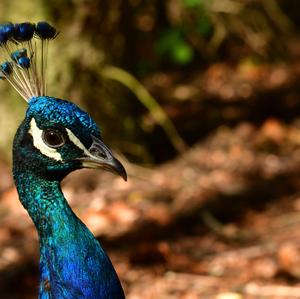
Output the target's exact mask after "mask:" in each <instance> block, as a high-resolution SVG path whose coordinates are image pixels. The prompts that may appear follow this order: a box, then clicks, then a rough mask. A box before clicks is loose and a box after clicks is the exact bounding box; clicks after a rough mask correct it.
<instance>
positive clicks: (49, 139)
mask: <svg viewBox="0 0 300 299" xmlns="http://www.w3.org/2000/svg"><path fill="white" fill-rule="evenodd" d="M42 138H43V141H44V142H45V143H46V145H48V146H49V147H52V148H59V147H61V146H63V145H64V144H65V138H64V136H63V134H62V133H61V132H60V131H58V130H54V129H47V130H44V131H43V134H42Z"/></svg>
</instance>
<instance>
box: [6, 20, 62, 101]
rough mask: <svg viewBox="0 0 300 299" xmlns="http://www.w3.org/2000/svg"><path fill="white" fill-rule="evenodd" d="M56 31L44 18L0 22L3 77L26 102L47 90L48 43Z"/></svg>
mask: <svg viewBox="0 0 300 299" xmlns="http://www.w3.org/2000/svg"><path fill="white" fill-rule="evenodd" d="M57 35H58V32H57V30H56V29H55V28H54V27H53V26H51V25H50V24H49V23H47V22H44V21H43V22H38V23H37V24H34V23H29V22H25V23H19V24H13V23H10V22H8V23H4V24H0V57H1V58H2V59H3V62H2V63H1V64H0V79H6V80H7V81H8V82H9V83H10V84H11V85H12V86H13V87H14V89H15V90H16V91H17V92H18V93H19V94H20V95H21V96H22V97H23V98H24V99H25V100H26V101H27V102H28V101H29V100H30V99H31V98H33V97H39V96H45V95H46V93H47V88H46V87H47V86H46V76H45V71H46V68H47V54H48V45H49V41H50V40H52V39H54V38H56V36H57Z"/></svg>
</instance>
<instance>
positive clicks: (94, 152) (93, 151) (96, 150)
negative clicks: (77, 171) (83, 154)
mask: <svg viewBox="0 0 300 299" xmlns="http://www.w3.org/2000/svg"><path fill="white" fill-rule="evenodd" d="M89 152H90V153H91V154H92V155H93V156H96V157H101V158H106V154H105V153H104V152H103V151H102V150H101V149H100V148H99V147H96V146H92V147H91V148H90V149H89Z"/></svg>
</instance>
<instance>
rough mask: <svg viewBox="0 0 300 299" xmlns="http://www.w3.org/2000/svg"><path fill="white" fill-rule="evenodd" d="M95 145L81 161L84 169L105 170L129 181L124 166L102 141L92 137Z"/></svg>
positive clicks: (86, 152)
mask: <svg viewBox="0 0 300 299" xmlns="http://www.w3.org/2000/svg"><path fill="white" fill-rule="evenodd" d="M92 138H93V143H92V145H91V147H90V148H89V149H88V150H87V151H85V154H84V156H83V157H81V158H79V159H78V160H80V161H81V165H82V167H85V168H93V169H104V170H106V171H109V172H112V173H115V174H117V175H119V176H121V177H122V178H123V179H124V180H125V181H127V173H126V170H125V168H124V166H123V165H122V164H121V162H120V161H119V160H117V159H116V158H115V157H114V156H113V154H112V152H111V150H110V149H109V148H108V147H107V146H106V145H105V144H104V143H103V141H101V140H100V139H98V138H96V137H94V136H92Z"/></svg>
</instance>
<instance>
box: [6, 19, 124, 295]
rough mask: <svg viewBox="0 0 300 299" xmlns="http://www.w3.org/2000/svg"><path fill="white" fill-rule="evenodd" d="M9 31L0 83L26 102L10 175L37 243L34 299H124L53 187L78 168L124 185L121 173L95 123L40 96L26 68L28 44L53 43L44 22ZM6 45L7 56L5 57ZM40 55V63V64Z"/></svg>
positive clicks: (100, 253) (30, 67)
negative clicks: (111, 175) (113, 175)
mask: <svg viewBox="0 0 300 299" xmlns="http://www.w3.org/2000/svg"><path fill="white" fill-rule="evenodd" d="M10 28H11V25H10V23H7V24H4V25H0V41H1V34H2V41H3V42H2V46H0V47H2V50H3V51H4V52H5V55H4V56H5V59H6V61H5V62H3V63H2V64H1V65H0V71H1V72H0V77H1V76H2V77H4V78H5V79H7V81H8V82H9V83H10V84H11V85H13V86H14V87H15V89H16V90H17V91H18V92H19V93H20V94H21V95H22V97H23V98H25V99H26V101H27V102H28V109H27V111H26V115H25V119H24V121H23V122H22V124H21V125H20V127H19V128H18V131H17V133H16V136H15V139H14V144H13V175H14V180H15V183H16V186H17V190H18V193H19V197H20V201H21V202H22V204H23V206H24V207H25V209H26V210H27V211H28V213H29V215H30V217H31V218H32V220H33V222H34V224H35V226H36V229H37V232H38V235H39V243H40V285H39V298H40V299H50V298H55V299H63V298H66V299H72V298H74V299H75V298H76V299H77V298H78V299H79V298H85V299H123V298H124V293H123V290H122V287H121V284H120V282H119V279H118V277H117V274H116V272H115V270H114V268H113V266H112V264H111V262H110V260H109V258H108V256H107V255H106V253H105V252H104V250H103V249H102V247H101V245H100V244H99V242H98V241H97V240H96V239H95V238H94V236H93V235H92V233H91V232H90V231H89V230H88V228H87V227H86V226H85V225H84V224H83V223H82V222H81V221H80V220H79V219H78V218H77V216H76V215H75V214H74V213H73V211H72V210H71V208H70V207H69V205H68V203H67V201H66V199H65V198H64V196H63V193H62V191H61V187H60V182H61V180H62V179H63V178H64V177H65V176H66V175H68V174H69V173H70V172H72V171H74V170H76V169H80V168H84V167H87V168H97V169H103V170H108V171H111V172H113V173H116V174H118V175H120V176H122V177H123V178H124V179H126V172H125V169H124V168H123V166H122V164H121V163H120V162H119V161H118V160H117V159H116V158H115V157H114V156H113V154H112V153H111V151H110V150H109V149H108V147H107V146H106V145H105V144H104V143H103V141H102V138H101V133H100V131H99V129H98V127H97V125H96V123H95V122H94V121H93V119H92V118H91V117H90V116H89V115H88V114H87V113H86V112H84V111H82V110H81V109H80V108H79V107H78V106H76V105H75V104H73V103H70V102H68V101H65V100H61V99H57V98H53V97H49V96H46V95H44V94H43V93H44V92H45V89H44V87H43V84H44V83H43V84H41V83H40V81H41V78H40V77H39V74H38V73H37V70H36V69H35V68H34V66H35V64H32V59H33V57H35V55H36V53H32V47H31V44H30V41H28V38H29V37H30V36H31V38H36V37H38V39H53V38H54V37H55V36H56V35H57V31H56V29H54V27H52V26H50V25H49V24H47V23H45V22H39V23H38V24H37V25H34V24H31V23H22V24H16V25H13V28H15V30H17V31H15V33H14V35H13V34H10V33H9V34H8V33H7V34H6V36H5V34H4V33H5V32H9V30H8V29H10ZM33 30H34V32H33ZM13 36H14V37H13ZM4 37H5V38H4ZM5 39H6V40H5ZM10 39H12V40H11V41H10ZM4 40H5V41H4ZM9 42H11V43H12V45H13V46H14V49H13V51H8V49H9V50H10V49H11V46H8V45H7V43H9ZM19 43H21V44H22V46H21V47H19V46H20V45H19ZM24 43H28V47H24ZM6 52H7V53H6ZM43 55H44V53H42V54H41V56H40V57H43V59H45V58H46V57H45V56H43ZM41 61H42V60H41ZM35 62H36V61H35ZM42 71H43V70H42ZM42 75H43V76H44V74H42ZM22 78H24V80H23V81H22V80H21V79H22Z"/></svg>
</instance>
